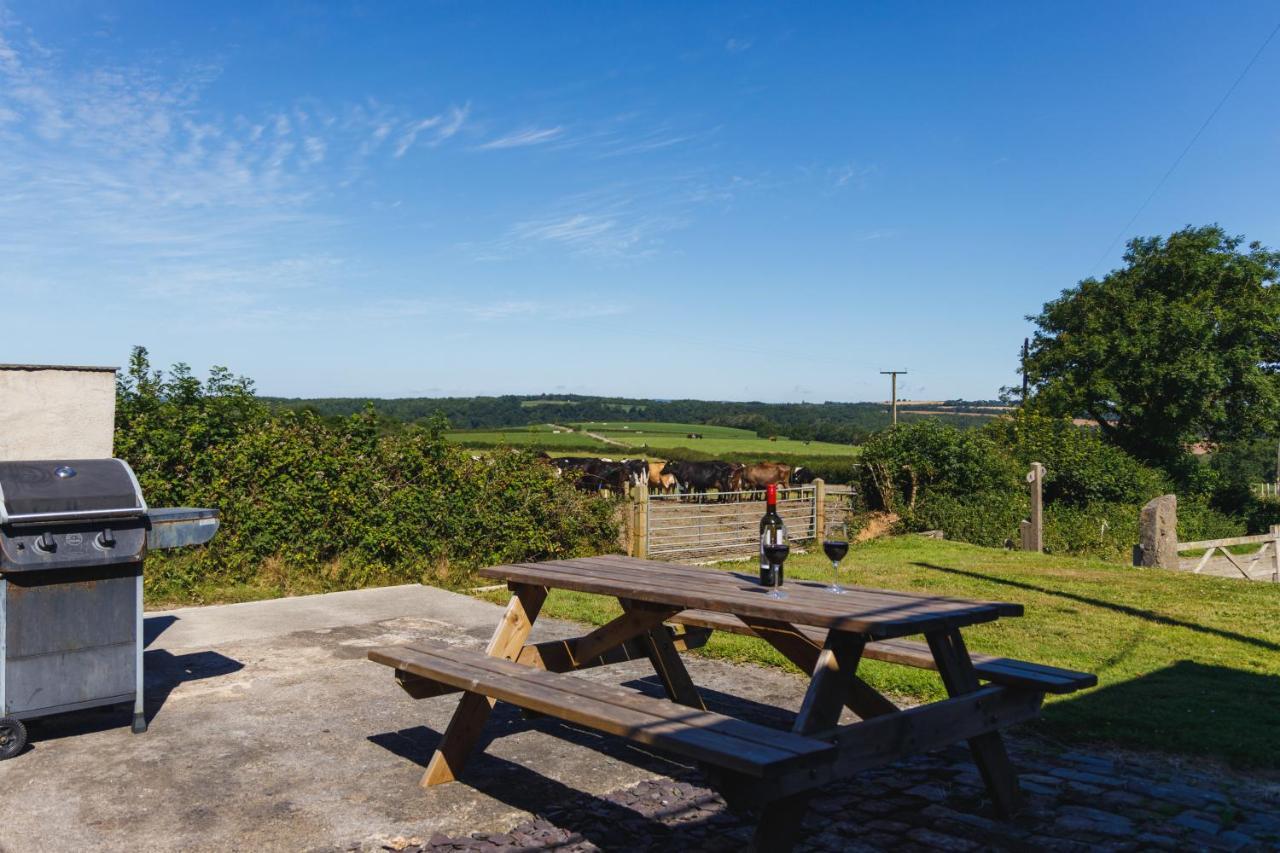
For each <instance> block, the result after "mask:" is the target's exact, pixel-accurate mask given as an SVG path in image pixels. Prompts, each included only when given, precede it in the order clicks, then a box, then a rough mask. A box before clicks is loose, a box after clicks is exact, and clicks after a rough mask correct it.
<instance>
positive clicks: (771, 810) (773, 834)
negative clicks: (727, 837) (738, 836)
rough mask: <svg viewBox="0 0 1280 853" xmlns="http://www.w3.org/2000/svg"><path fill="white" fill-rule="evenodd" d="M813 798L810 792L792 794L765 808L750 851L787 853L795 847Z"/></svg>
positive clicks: (761, 813)
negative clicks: (801, 825)
mask: <svg viewBox="0 0 1280 853" xmlns="http://www.w3.org/2000/svg"><path fill="white" fill-rule="evenodd" d="M812 797H813V795H812V793H809V792H806V793H803V794H792V795H791V796H790V797H783V798H782V799H780V800H774V801H773V802H772V803H770V804H769V805H767V806H765V807H764V808H763V809H762V810H761V812H760V823H758V824H757V825H756V831H755V835H754V836H753V837H752V839H751V846H750V848H748V849H750V850H752V851H758V853H787V851H789V850H790V849H791V848H793V847H795V844H796V841H797V838H796V836H797V835H798V834H799V830H800V824H801V823H802V822H803V821H804V815H805V812H807V811H808V810H809V800H810V799H812Z"/></svg>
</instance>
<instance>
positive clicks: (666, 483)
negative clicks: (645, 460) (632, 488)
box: [649, 459, 676, 495]
mask: <svg viewBox="0 0 1280 853" xmlns="http://www.w3.org/2000/svg"><path fill="white" fill-rule="evenodd" d="M666 465H667V463H666V460H662V459H659V460H656V461H655V460H652V459H650V460H649V491H651V492H657V493H658V494H661V495H669V494H671V493H672V492H674V491H675V490H676V475H675V474H664V473H662V469H663V468H665V467H666Z"/></svg>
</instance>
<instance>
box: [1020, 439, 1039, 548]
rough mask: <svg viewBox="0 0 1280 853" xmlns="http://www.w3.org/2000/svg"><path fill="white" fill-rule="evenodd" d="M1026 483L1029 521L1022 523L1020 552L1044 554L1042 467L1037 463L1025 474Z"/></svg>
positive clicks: (1033, 463) (1032, 464)
mask: <svg viewBox="0 0 1280 853" xmlns="http://www.w3.org/2000/svg"><path fill="white" fill-rule="evenodd" d="M1027 483H1028V484H1030V486H1031V519H1030V521H1024V522H1023V523H1022V525H1021V528H1022V550H1024V551H1035V552H1037V553H1043V552H1044V466H1043V465H1041V464H1040V463H1039V462H1032V463H1031V470H1030V471H1028V472H1027Z"/></svg>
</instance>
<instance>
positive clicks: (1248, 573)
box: [1178, 525, 1280, 583]
mask: <svg viewBox="0 0 1280 853" xmlns="http://www.w3.org/2000/svg"><path fill="white" fill-rule="evenodd" d="M1236 545H1260V546H1261V547H1260V548H1258V550H1257V551H1254V552H1253V553H1252V554H1232V553H1231V551H1230V550H1229V549H1230V548H1232V547H1233V546H1236ZM1200 550H1203V551H1204V555H1203V556H1201V557H1200V562H1199V563H1197V564H1196V567H1195V568H1194V569H1192V571H1193V572H1195V573H1196V574H1200V573H1201V572H1202V571H1203V569H1204V568H1205V567H1206V566H1207V565H1209V561H1210V560H1211V559H1212V558H1213V555H1214V553H1215V552H1218V553H1221V555H1222V556H1223V557H1224V558H1226V560H1227V562H1228V563H1230V564H1231V565H1232V566H1235V568H1236V570H1237V571H1239V572H1240V574H1242V575H1244V577H1245V579H1246V580H1262V578H1261V577H1260V576H1259V575H1258V574H1255V572H1254V570H1255V569H1256V568H1257V567H1258V565H1259V564H1260V563H1262V560H1263V558H1265V557H1266V556H1267V555H1268V554H1270V555H1271V581H1272V582H1273V583H1280V525H1272V527H1271V532H1270V533H1260V534H1257V535H1256V536H1231V537H1228V538H1226V539H1204V540H1202V541H1200V542H1179V543H1178V552H1179V553H1182V552H1184V551H1200ZM1237 557H1238V558H1240V559H1237ZM1241 559H1243V560H1247V561H1248V563H1247V565H1242V564H1241ZM1262 565H1264V566H1265V563H1262ZM1263 573H1264V574H1265V570H1264V572H1263Z"/></svg>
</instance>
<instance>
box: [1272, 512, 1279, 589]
mask: <svg viewBox="0 0 1280 853" xmlns="http://www.w3.org/2000/svg"><path fill="white" fill-rule="evenodd" d="M1271 535H1272V537H1273V539H1272V540H1271V541H1272V544H1271V556H1272V559H1274V560H1275V562H1274V563H1272V570H1271V582H1272V583H1280V524H1273V525H1271Z"/></svg>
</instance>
